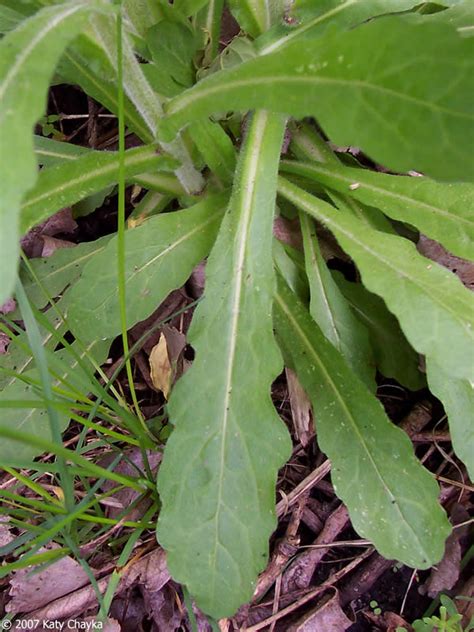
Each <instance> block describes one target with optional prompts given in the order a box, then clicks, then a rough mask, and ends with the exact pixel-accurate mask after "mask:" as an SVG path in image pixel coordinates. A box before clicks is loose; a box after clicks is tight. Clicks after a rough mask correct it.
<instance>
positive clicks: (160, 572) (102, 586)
mask: <svg viewBox="0 0 474 632" xmlns="http://www.w3.org/2000/svg"><path fill="white" fill-rule="evenodd" d="M110 578H111V575H108V576H107V577H104V578H103V579H101V580H99V581H98V582H97V585H98V587H99V590H100V592H101V593H102V594H103V593H105V591H106V589H107V586H108V584H109V581H110ZM169 579H170V576H169V573H168V569H167V567H166V556H165V552H164V551H163V549H160V548H157V549H155V550H154V551H152V552H151V553H148V554H146V555H144V556H143V557H141V558H139V559H136V560H133V561H131V562H130V563H129V564H128V565H127V566H126V567H125V568H124V569H122V570H121V578H120V582H119V585H118V587H117V590H116V592H115V594H116V595H121V594H123V593H124V592H126V591H129V590H131V589H132V588H134V587H135V586H139V585H141V586H144V592H147V591H148V592H157V591H158V590H160V589H161V588H162V587H163V586H164V585H165V584H166V583H167V582H168V581H169ZM96 606H97V595H96V592H95V590H94V588H93V587H92V586H90V585H87V586H84V587H83V588H79V589H78V590H76V591H74V592H72V593H70V594H67V595H65V596H63V597H60V598H59V599H58V598H54V597H53V598H51V599H50V600H49V601H48V602H47V604H46V605H45V606H44V607H41V608H39V609H37V610H35V611H33V612H31V613H30V618H32V619H42V620H46V619H48V620H50V621H53V620H60V619H68V618H69V619H70V618H73V617H76V616H78V615H80V614H82V613H84V612H86V611H87V610H89V608H93V607H96Z"/></svg>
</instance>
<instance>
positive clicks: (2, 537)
mask: <svg viewBox="0 0 474 632" xmlns="http://www.w3.org/2000/svg"><path fill="white" fill-rule="evenodd" d="M9 520H10V518H9V517H8V516H0V546H6V545H7V544H10V542H13V540H14V539H15V536H14V535H13V534H12V532H11V530H10V529H11V527H10V525H9V524H8V521H9Z"/></svg>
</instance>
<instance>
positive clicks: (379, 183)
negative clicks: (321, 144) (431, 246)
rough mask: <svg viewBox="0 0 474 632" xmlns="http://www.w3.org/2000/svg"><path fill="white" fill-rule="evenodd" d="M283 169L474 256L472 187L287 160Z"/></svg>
mask: <svg viewBox="0 0 474 632" xmlns="http://www.w3.org/2000/svg"><path fill="white" fill-rule="evenodd" d="M281 169H282V171H283V172H287V173H293V174H297V175H299V176H304V177H306V178H310V179H314V180H316V181H317V182H319V183H322V184H324V185H326V186H328V187H331V188H332V189H336V191H341V192H342V193H345V194H346V195H350V196H351V197H353V198H355V199H356V200H359V201H360V202H362V203H364V204H369V205H370V206H375V207H377V208H379V209H381V210H382V211H383V212H384V213H385V214H386V215H388V216H389V217H391V218H392V219H396V220H398V221H403V222H408V223H409V224H412V225H413V226H416V228H418V229H419V230H420V231H421V232H422V233H424V234H426V235H428V236H429V237H431V238H432V239H436V240H437V241H440V242H441V243H443V244H444V245H445V246H446V248H448V250H450V251H451V252H453V253H454V254H456V255H458V256H459V257H464V258H470V257H471V256H472V253H473V252H474V185H472V184H464V183H457V184H441V183H439V182H434V181H433V180H429V179H428V178H410V177H408V176H392V175H387V174H384V173H376V172H374V171H369V170H367V169H352V168H350V167H343V166H342V165H341V166H339V165H336V164H333V165H321V164H316V163H301V162H293V161H289V160H286V161H283V162H282V165H281Z"/></svg>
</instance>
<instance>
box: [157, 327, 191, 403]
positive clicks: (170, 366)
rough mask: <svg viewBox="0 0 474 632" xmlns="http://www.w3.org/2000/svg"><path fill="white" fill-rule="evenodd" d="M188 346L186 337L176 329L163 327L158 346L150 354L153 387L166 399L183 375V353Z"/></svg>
mask: <svg viewBox="0 0 474 632" xmlns="http://www.w3.org/2000/svg"><path fill="white" fill-rule="evenodd" d="M185 346H186V336H185V335H184V334H182V333H181V332H180V331H178V330H177V329H175V328H174V327H167V326H165V327H163V330H162V332H161V335H160V339H159V341H158V344H156V345H155V346H154V347H153V349H152V350H151V353H150V358H149V360H150V375H151V381H152V382H153V386H154V387H155V388H156V389H157V390H158V391H161V392H162V393H163V395H164V397H165V399H166V400H167V399H168V396H169V394H170V391H171V387H172V386H173V383H174V381H175V379H176V378H177V377H179V375H180V373H182V368H183V362H182V352H183V349H184V347H185Z"/></svg>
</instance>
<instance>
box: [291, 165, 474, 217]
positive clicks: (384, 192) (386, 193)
mask: <svg viewBox="0 0 474 632" xmlns="http://www.w3.org/2000/svg"><path fill="white" fill-rule="evenodd" d="M282 164H283V165H288V166H289V167H290V170H291V166H292V165H291V161H284V162H282ZM300 165H301V167H302V170H301V171H299V170H298V166H300ZM295 167H296V168H297V169H296V171H299V173H300V174H301V175H304V174H303V171H312V172H314V174H315V175H319V174H322V175H327V176H329V177H331V178H334V179H335V180H339V181H340V182H344V183H347V184H353V183H354V182H357V184H360V185H361V189H357V190H355V191H354V192H352V196H353V197H355V198H357V193H358V191H360V190H362V191H363V190H364V189H366V190H369V191H372V192H373V193H375V194H378V195H381V196H382V197H388V198H392V199H395V200H399V201H400V202H405V203H407V204H409V205H416V206H422V207H424V208H425V209H426V210H427V211H428V212H430V213H431V212H432V213H435V214H438V215H441V216H443V217H444V218H447V219H449V220H450V221H451V222H456V223H458V222H463V223H465V224H466V225H467V226H469V227H470V228H474V220H469V218H468V217H463V216H462V215H455V214H454V213H451V212H450V211H449V210H444V209H443V208H440V207H439V206H433V205H432V204H428V202H423V201H422V200H418V199H416V198H414V197H410V196H409V195H406V194H404V193H396V192H394V191H390V190H389V189H384V188H383V187H380V186H378V185H376V184H371V183H369V182H367V181H364V180H363V178H364V176H365V174H364V173H363V172H362V174H363V175H362V178H359V177H358V176H359V175H360V173H361V172H359V174H358V173H357V171H359V170H357V169H356V170H355V172H354V177H349V176H345V175H344V174H342V173H340V172H336V171H332V170H330V169H327V168H325V167H316V166H314V165H311V164H307V163H300V162H296V163H295ZM388 177H393V178H406V177H407V176H388ZM359 180H361V182H359ZM420 180H421V178H420ZM424 182H428V181H427V180H424ZM404 184H405V183H404ZM419 184H421V182H420V183H419ZM327 186H329V187H330V188H331V185H327ZM362 187H363V188H362ZM337 192H338V193H341V191H340V190H339V189H337ZM347 195H349V196H351V192H349V193H347ZM387 214H388V213H387Z"/></svg>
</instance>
